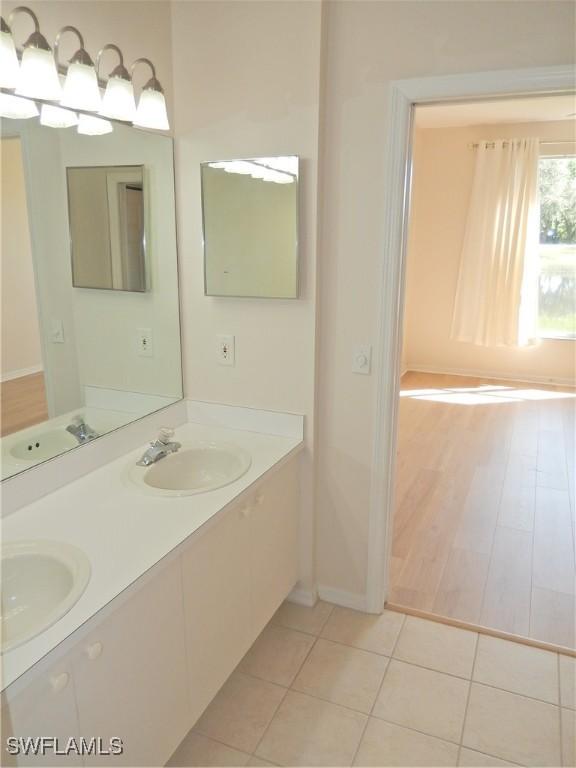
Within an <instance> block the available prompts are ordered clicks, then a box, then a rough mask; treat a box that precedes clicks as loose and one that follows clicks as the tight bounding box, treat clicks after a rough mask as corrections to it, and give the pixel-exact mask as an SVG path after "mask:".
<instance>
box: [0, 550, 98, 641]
mask: <svg viewBox="0 0 576 768" xmlns="http://www.w3.org/2000/svg"><path fill="white" fill-rule="evenodd" d="M89 580H90V562H89V560H88V558H87V557H86V555H85V554H84V553H83V552H82V551H81V550H80V549H78V548H77V547H74V546H72V545H71V544H64V543H62V542H57V541H15V542H10V543H7V544H4V545H3V546H2V614H1V616H0V630H1V635H2V652H3V653H4V652H5V651H8V650H10V649H11V648H15V647H16V646H18V645H22V643H25V642H26V641H27V640H30V639H31V638H33V637H35V636H36V635H39V634H40V633H41V632H43V631H44V630H45V629H47V628H48V627H50V626H51V625H52V624H54V623H55V622H56V621H58V620H59V619H61V618H62V616H64V615H65V614H66V613H68V611H69V610H70V609H71V608H72V606H73V605H74V604H75V603H76V602H77V601H78V599H79V598H80V596H81V595H82V593H83V592H84V590H85V589H86V586H87V584H88V581H89Z"/></svg>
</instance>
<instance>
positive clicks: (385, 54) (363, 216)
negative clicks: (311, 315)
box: [316, 0, 574, 596]
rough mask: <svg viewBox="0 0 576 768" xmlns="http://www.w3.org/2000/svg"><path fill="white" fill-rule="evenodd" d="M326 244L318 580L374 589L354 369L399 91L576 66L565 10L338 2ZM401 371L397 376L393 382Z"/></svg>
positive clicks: (366, 331)
mask: <svg viewBox="0 0 576 768" xmlns="http://www.w3.org/2000/svg"><path fill="white" fill-rule="evenodd" d="M326 21H327V24H326V28H325V30H324V34H325V57H326V58H325V66H326V70H325V73H324V79H325V84H326V86H325V91H324V100H323V126H324V131H323V134H322V154H323V170H322V184H321V192H320V198H321V200H322V212H321V228H322V229H321V231H322V233H323V238H322V247H321V250H320V253H319V264H320V272H319V276H318V280H319V285H320V287H321V293H320V307H321V317H320V335H319V340H318V346H319V349H320V359H319V365H318V375H319V385H318V386H319V391H318V410H317V419H318V420H319V435H318V455H317V461H318V490H317V500H316V505H317V516H318V578H319V581H320V583H321V584H324V585H328V586H329V587H331V588H333V589H336V590H338V591H340V593H352V595H353V596H355V595H359V596H362V595H363V594H365V590H366V559H367V550H368V509H369V494H370V463H371V460H372V445H373V436H374V426H375V423H374V419H375V411H374V408H375V391H374V383H375V382H374V377H367V376H354V375H353V374H352V373H351V370H350V368H351V350H352V345H353V344H354V343H355V342H357V341H365V342H372V343H373V342H374V341H375V340H376V334H377V315H378V312H377V302H378V287H379V285H380V277H381V269H382V243H383V241H384V232H383V224H382V221H383V217H382V204H383V203H382V190H383V186H384V176H383V174H384V154H385V147H386V120H387V97H388V85H389V82H390V81H391V80H396V79H401V78H409V77H426V76H433V75H439V74H450V73H460V72H475V71H479V70H490V69H492V70H494V69H507V68H512V69H513V68H522V67H535V66H547V65H557V64H568V63H570V62H572V61H573V60H574V38H573V30H574V7H573V6H572V5H571V4H570V3H563V2H505V1H503V2H498V3H493V2H474V1H472V2H459V1H458V0H455V1H446V2H442V1H440V2H426V1H423V2H346V1H345V2H334V3H330V4H329V5H328V6H327V19H326ZM393 375H394V372H393V371H392V370H391V371H390V380H392V377H393Z"/></svg>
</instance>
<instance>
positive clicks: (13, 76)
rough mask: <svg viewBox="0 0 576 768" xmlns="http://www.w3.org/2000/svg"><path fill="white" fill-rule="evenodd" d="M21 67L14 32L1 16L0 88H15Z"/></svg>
mask: <svg viewBox="0 0 576 768" xmlns="http://www.w3.org/2000/svg"><path fill="white" fill-rule="evenodd" d="M19 69H20V64H19V62H18V56H17V55H16V46H15V45H14V40H13V38H12V32H11V30H10V27H9V26H8V24H6V22H5V21H4V19H3V18H2V16H0V88H10V89H12V88H15V87H16V82H17V80H18V70H19Z"/></svg>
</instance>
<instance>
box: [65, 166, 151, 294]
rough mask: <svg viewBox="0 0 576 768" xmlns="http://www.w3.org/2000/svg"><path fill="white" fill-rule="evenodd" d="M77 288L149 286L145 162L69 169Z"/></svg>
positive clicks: (72, 246) (69, 213)
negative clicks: (147, 281) (147, 280)
mask: <svg viewBox="0 0 576 768" xmlns="http://www.w3.org/2000/svg"><path fill="white" fill-rule="evenodd" d="M66 176H67V184H68V215H69V220H70V244H71V250H72V284H73V286H74V287H75V288H103V289H107V290H114V291H138V292H143V291H145V290H146V254H145V247H146V238H145V206H144V174H143V169H142V167H141V166H107V167H95V168H67V170H66Z"/></svg>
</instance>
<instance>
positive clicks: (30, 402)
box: [0, 373, 48, 435]
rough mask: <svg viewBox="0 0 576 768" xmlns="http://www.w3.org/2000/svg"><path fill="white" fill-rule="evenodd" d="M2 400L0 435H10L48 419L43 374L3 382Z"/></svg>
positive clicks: (0, 387)
mask: <svg viewBox="0 0 576 768" xmlns="http://www.w3.org/2000/svg"><path fill="white" fill-rule="evenodd" d="M0 400H1V411H0V414H1V416H0V418H1V421H0V435H10V434H11V433H12V432H18V430H20V429H25V428H26V427H31V426H32V425H33V424H38V423H40V422H41V421H46V419H47V418H48V406H47V404H46V390H45V386H44V374H43V373H33V374H30V375H29V376H21V377H20V378H18V379H11V380H10V381H4V382H2V384H0Z"/></svg>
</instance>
